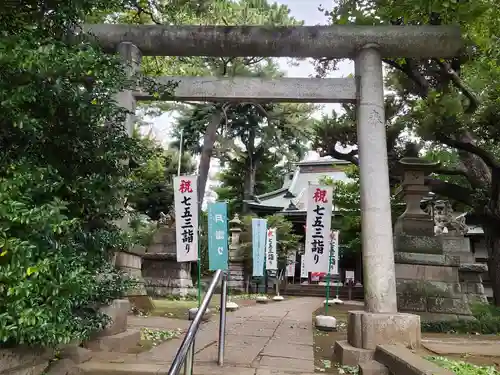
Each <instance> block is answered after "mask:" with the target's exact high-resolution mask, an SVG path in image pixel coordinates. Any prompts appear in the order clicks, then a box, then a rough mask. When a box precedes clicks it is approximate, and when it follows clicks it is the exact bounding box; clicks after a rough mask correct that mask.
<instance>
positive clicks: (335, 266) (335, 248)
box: [330, 230, 339, 275]
mask: <svg viewBox="0 0 500 375" xmlns="http://www.w3.org/2000/svg"><path fill="white" fill-rule="evenodd" d="M330 239H331V243H330V257H331V261H330V275H338V274H339V231H338V230H332V231H331V232H330Z"/></svg>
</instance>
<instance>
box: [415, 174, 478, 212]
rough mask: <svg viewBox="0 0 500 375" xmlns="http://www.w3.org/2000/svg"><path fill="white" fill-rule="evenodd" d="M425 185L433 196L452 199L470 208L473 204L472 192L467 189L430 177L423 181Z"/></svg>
mask: <svg viewBox="0 0 500 375" xmlns="http://www.w3.org/2000/svg"><path fill="white" fill-rule="evenodd" d="M425 184H426V185H427V186H429V187H430V189H431V191H432V192H433V193H434V194H437V195H441V196H444V197H447V198H449V199H453V200H455V201H457V202H461V203H463V204H465V205H467V206H472V204H473V202H472V198H471V197H472V194H473V191H472V190H471V189H467V188H464V187H462V186H459V185H456V184H452V183H450V182H446V181H442V180H438V179H436V178H432V177H427V178H426V179H425Z"/></svg>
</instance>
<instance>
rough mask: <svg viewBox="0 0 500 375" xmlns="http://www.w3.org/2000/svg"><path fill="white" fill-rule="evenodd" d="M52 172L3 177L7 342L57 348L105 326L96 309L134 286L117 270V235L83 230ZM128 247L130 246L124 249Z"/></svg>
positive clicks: (0, 286) (1, 266) (2, 297)
mask: <svg viewBox="0 0 500 375" xmlns="http://www.w3.org/2000/svg"><path fill="white" fill-rule="evenodd" d="M61 184H62V180H60V179H59V178H58V176H57V174H55V173H54V171H53V170H52V169H51V168H36V169H34V168H31V169H30V168H29V167H28V164H27V163H23V164H20V165H16V166H11V168H10V170H9V172H8V173H7V174H6V175H5V176H4V177H2V178H0V245H1V252H0V343H1V344H3V345H4V346H5V345H6V346H11V345H16V344H29V345H45V346H52V345H56V344H59V343H67V342H69V341H71V340H73V339H84V338H86V337H88V336H89V335H90V333H91V332H92V331H95V330H99V329H101V328H102V327H103V325H104V324H106V322H107V320H106V317H105V316H103V315H101V314H99V313H98V310H97V308H98V307H99V305H101V304H106V303H108V302H109V301H110V300H112V299H113V298H117V297H119V296H121V295H123V292H124V291H125V289H126V288H127V287H128V286H129V285H128V282H127V280H126V279H125V278H122V277H121V275H120V274H119V273H118V272H117V271H116V270H115V269H114V268H113V267H112V266H111V264H110V262H109V259H108V257H107V251H108V250H109V249H110V248H112V247H113V248H116V246H118V245H119V243H120V238H121V234H120V232H118V231H115V232H113V231H111V230H94V231H84V230H83V228H82V221H81V220H79V219H76V218H72V219H70V218H69V217H68V216H67V212H68V209H67V203H66V202H64V201H62V200H60V199H59V198H57V197H56V196H55V193H56V191H57V190H58V189H59V188H60V187H61ZM122 246H123V247H125V246H127V244H126V243H125V242H123V243H122Z"/></svg>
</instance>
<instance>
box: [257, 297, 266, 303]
mask: <svg viewBox="0 0 500 375" xmlns="http://www.w3.org/2000/svg"><path fill="white" fill-rule="evenodd" d="M255 300H256V301H257V303H268V302H269V299H268V298H267V297H266V296H258V297H257V298H256V299H255Z"/></svg>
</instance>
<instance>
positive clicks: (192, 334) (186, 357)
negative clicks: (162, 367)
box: [168, 270, 227, 375]
mask: <svg viewBox="0 0 500 375" xmlns="http://www.w3.org/2000/svg"><path fill="white" fill-rule="evenodd" d="M221 280H222V285H221V300H220V321H219V351H218V355H217V363H218V364H219V366H222V365H223V364H224V349H225V347H224V345H225V336H226V300H227V275H226V273H225V272H224V271H222V270H217V271H216V272H215V273H214V276H213V278H212V282H211V283H210V286H209V287H208V290H207V293H206V294H205V297H204V298H203V301H202V302H201V305H200V307H199V309H198V311H197V313H196V315H195V317H194V319H193V321H192V322H191V325H190V326H189V328H188V330H187V332H186V336H184V339H183V340H182V343H181V346H180V347H179V350H178V351H177V354H176V355H175V358H174V360H173V362H172V365H171V366H170V369H169V370H168V375H179V373H180V370H181V368H182V366H183V365H184V375H192V374H193V365H194V355H195V349H194V346H195V339H196V334H197V333H198V330H199V328H200V325H201V321H202V319H203V315H205V313H206V312H207V309H208V306H209V304H210V301H211V299H212V296H213V295H214V293H215V290H216V288H217V285H218V283H219V281H221Z"/></svg>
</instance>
